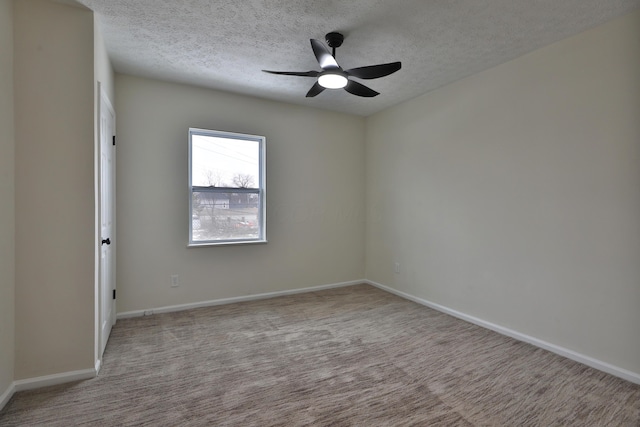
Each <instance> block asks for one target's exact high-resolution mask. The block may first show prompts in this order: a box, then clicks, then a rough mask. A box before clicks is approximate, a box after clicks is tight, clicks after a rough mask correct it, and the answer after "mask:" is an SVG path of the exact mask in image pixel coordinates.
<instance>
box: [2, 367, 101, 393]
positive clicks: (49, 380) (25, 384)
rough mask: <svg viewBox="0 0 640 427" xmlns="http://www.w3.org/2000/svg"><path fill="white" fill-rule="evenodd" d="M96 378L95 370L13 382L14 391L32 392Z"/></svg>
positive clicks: (83, 370)
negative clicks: (36, 389)
mask: <svg viewBox="0 0 640 427" xmlns="http://www.w3.org/2000/svg"><path fill="white" fill-rule="evenodd" d="M95 377H96V370H95V368H92V369H82V370H79V371H71V372H62V373H60V374H53V375H45V376H42V377H35V378H27V379H25V380H17V381H14V382H13V386H14V390H15V391H16V392H18V391H24V390H33V389H35V388H41V387H48V386H52V385H58V384H64V383H70V382H73V381H81V380H88V379H91V378H95Z"/></svg>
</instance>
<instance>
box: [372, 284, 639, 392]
mask: <svg viewBox="0 0 640 427" xmlns="http://www.w3.org/2000/svg"><path fill="white" fill-rule="evenodd" d="M364 282H365V283H367V284H369V285H371V286H375V287H376V288H379V289H382V290H383V291H386V292H389V293H392V294H394V295H397V296H399V297H402V298H404V299H408V300H410V301H413V302H416V303H418V304H420V305H424V306H426V307H429V308H432V309H434V310H437V311H440V312H442V313H445V314H449V315H451V316H453V317H457V318H458V319H462V320H464V321H466V322H469V323H473V324H475V325H478V326H482V327H483V328H486V329H491V330H492V331H495V332H498V333H499V334H502V335H506V336H508V337H511V338H514V339H516V340H518V341H523V342H526V343H529V344H532V345H534V346H536V347H540V348H543V349H545V350H548V351H550V352H552V353H556V354H559V355H560V356H564V357H566V358H567V359H571V360H574V361H576V362H579V363H582V364H584V365H587V366H590V367H592V368H594V369H598V370H600V371H603V372H606V373H608V374H611V375H614V376H616V377H619V378H622V379H624V380H627V381H630V382H632V383H635V384H640V374H639V373H637V372H632V371H629V370H627V369H623V368H620V367H618V366H614V365H612V364H610V363H607V362H603V361H601V360H598V359H594V358H593V357H589V356H586V355H584V354H580V353H577V352H575V351H573V350H569V349H567V348H564V347H561V346H559V345H555V344H551V343H548V342H546V341H543V340H540V339H538V338H535V337H532V336H530V335H526V334H522V333H520V332H517V331H514V330H512V329H509V328H505V327H504V326H500V325H496V324H495V323H491V322H487V321H486V320H482V319H479V318H477V317H473V316H469V315H467V314H464V313H462V312H459V311H456V310H453V309H450V308H448V307H445V306H443V305H440V304H436V303H434V302H431V301H427V300H425V299H422V298H418V297H416V296H413V295H410V294H407V293H405V292H402V291H398V290H396V289H393V288H390V287H388V286H385V285H382V284H380V283H377V282H373V281H371V280H365V281H364Z"/></svg>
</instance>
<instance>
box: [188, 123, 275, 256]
mask: <svg viewBox="0 0 640 427" xmlns="http://www.w3.org/2000/svg"><path fill="white" fill-rule="evenodd" d="M265 183H266V181H265V138H264V137H263V136H256V135H245V134H237V133H231V132H221V131H211V130H206V129H194V128H191V129H189V191H190V201H189V205H190V210H189V216H190V221H191V222H190V224H189V230H190V235H189V245H194V246H201V245H215V244H229V243H265V242H266V230H265V228H266V227H265V224H266V206H265V200H266V189H265Z"/></svg>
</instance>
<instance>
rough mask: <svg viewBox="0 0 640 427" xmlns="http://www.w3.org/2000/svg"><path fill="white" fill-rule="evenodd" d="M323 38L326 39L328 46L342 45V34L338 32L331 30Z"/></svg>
mask: <svg viewBox="0 0 640 427" xmlns="http://www.w3.org/2000/svg"><path fill="white" fill-rule="evenodd" d="M324 39H325V40H326V41H327V44H328V45H329V47H332V48H334V49H335V48H336V47H340V46H342V42H343V41H344V36H343V35H342V34H340V33H336V32H331V33H328V34H327V35H326V36H324Z"/></svg>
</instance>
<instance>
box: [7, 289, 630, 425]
mask: <svg viewBox="0 0 640 427" xmlns="http://www.w3.org/2000/svg"><path fill="white" fill-rule="evenodd" d="M0 425H2V426H26V425H28V426H33V425H46V426H75V425H91V426H134V425H136V426H137V425H140V426H640V386H638V385H634V384H632V383H629V382H626V381H623V380H621V379H618V378H616V377H613V376H610V375H607V374H605V373H602V372H599V371H596V370H594V369H591V368H589V367H586V366H584V365H581V364H578V363H576V362H573V361H571V360H568V359H565V358H562V357H560V356H557V355H554V354H552V353H549V352H547V351H544V350H541V349H538V348H536V347H533V346H530V345H528V344H524V343H521V342H518V341H515V340H513V339H510V338H507V337H504V336H501V335H499V334H496V333H494V332H491V331H488V330H485V329H482V328H480V327H477V326H474V325H471V324H469V323H466V322H463V321H461V320H458V319H455V318H452V317H450V316H447V315H445V314H442V313H439V312H436V311H434V310H431V309H428V308H425V307H423V306H420V305H417V304H415V303H412V302H409V301H406V300H403V299H401V298H398V297H396V296H394V295H390V294H388V293H386V292H383V291H380V290H378V289H376V288H373V287H370V286H368V285H357V286H351V287H347V288H340V289H333V290H327V291H321V292H313V293H307V294H299V295H293V296H287V297H280V298H274V299H269V300H262V301H254V302H246V303H238V304H231V305H226V306H217V307H209V308H201V309H195V310H189V311H183V312H178V313H169V314H162V315H154V316H148V317H140V318H134V319H126V320H120V321H118V323H117V324H116V326H115V327H114V329H113V332H112V336H111V339H110V341H109V344H108V346H107V350H106V352H105V356H104V366H103V370H102V372H101V373H100V376H99V377H98V378H96V379H93V380H89V381H83V382H77V383H73V384H67V385H61V386H55V387H49V388H47V389H41V390H35V391H28V392H20V393H16V394H15V395H14V397H13V398H12V399H11V401H10V402H9V403H8V405H7V406H6V407H5V409H4V410H3V411H2V412H1V413H0Z"/></svg>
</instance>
